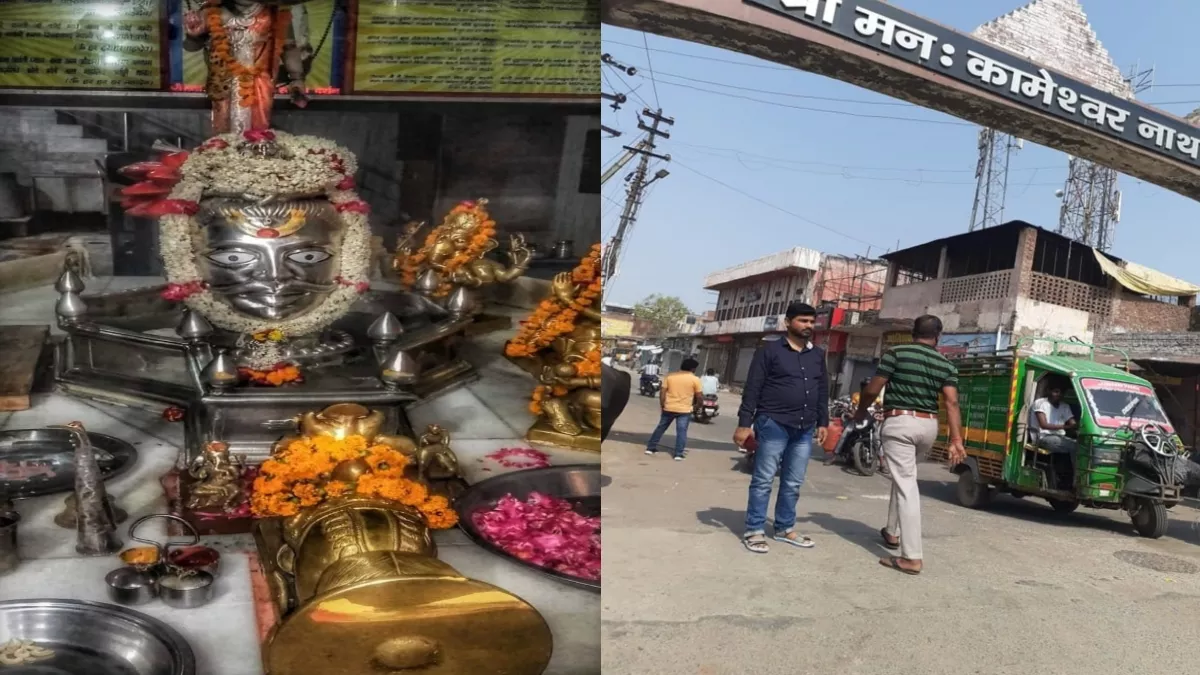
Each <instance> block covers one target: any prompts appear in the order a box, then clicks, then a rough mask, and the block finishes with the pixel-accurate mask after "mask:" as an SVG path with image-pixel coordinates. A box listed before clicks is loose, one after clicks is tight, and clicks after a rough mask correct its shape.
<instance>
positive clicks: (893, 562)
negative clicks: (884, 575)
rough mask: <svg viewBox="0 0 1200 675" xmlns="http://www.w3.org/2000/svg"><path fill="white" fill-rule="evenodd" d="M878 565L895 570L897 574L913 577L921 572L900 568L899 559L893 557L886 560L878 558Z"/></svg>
mask: <svg viewBox="0 0 1200 675" xmlns="http://www.w3.org/2000/svg"><path fill="white" fill-rule="evenodd" d="M879 564H880V565H883V566H884V567H890V568H892V569H894V570H896V571H897V572H903V573H905V574H907V575H909V576H914V577H915V576H917V575H918V574H920V573H921V570H910V569H908V568H907V567H901V566H900V558H897V557H896V556H894V555H891V556H888V557H886V558H880V559H879Z"/></svg>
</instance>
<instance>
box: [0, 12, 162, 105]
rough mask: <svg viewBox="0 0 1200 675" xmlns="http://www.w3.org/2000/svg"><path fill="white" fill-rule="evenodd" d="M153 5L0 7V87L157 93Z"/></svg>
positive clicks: (157, 32)
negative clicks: (145, 91) (148, 91)
mask: <svg viewBox="0 0 1200 675" xmlns="http://www.w3.org/2000/svg"><path fill="white" fill-rule="evenodd" d="M162 4H165V3H160V2H157V0H109V1H108V2H79V1H77V0H40V1H39V2H25V1H22V0H0V87H15V88H27V89H121V90H136V89H159V88H161V87H162V80H163V70H162V68H163V65H162V64H163V60H162V52H163V47H162V33H161V28H160V27H161V18H162V17H161V14H160V5H162Z"/></svg>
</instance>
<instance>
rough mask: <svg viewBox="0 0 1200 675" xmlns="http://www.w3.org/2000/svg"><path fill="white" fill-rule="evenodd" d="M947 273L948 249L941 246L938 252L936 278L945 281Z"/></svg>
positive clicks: (948, 262) (948, 266)
mask: <svg viewBox="0 0 1200 675" xmlns="http://www.w3.org/2000/svg"><path fill="white" fill-rule="evenodd" d="M949 272H950V255H949V247H948V246H943V247H942V250H941V251H939V252H938V267H937V278H938V279H945V278H946V275H947V274H948V273H949Z"/></svg>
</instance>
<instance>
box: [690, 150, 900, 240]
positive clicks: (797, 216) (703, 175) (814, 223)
mask: <svg viewBox="0 0 1200 675" xmlns="http://www.w3.org/2000/svg"><path fill="white" fill-rule="evenodd" d="M672 161H673V163H674V164H675V165H676V166H680V167H683V168H685V169H687V170H688V171H691V172H692V173H694V174H696V175H697V176H700V177H701V178H706V179H708V180H710V181H712V182H714V183H716V184H717V185H720V186H721V187H724V188H726V189H728V190H732V191H734V192H736V193H738V194H740V195H742V196H743V197H746V198H747V199H751V200H754V201H756V202H758V203H759V204H762V205H763V206H766V207H769V208H772V209H775V210H776V211H779V212H780V213H783V214H786V215H789V216H791V217H793V218H795V219H797V220H801V221H803V222H806V223H808V224H809V225H812V226H813V227H818V228H820V229H822V230H825V231H826V232H831V233H833V234H836V235H838V236H840V237H845V238H846V239H849V240H851V241H856V242H858V243H860V244H864V245H866V246H872V247H878V246H879V245H878V244H872V243H871V242H869V241H867V240H865V239H859V238H858V237H856V236H854V235H852V234H846V233H845V232H839V231H838V230H835V229H834V228H832V227H829V226H828V225H823V224H821V223H818V222H817V221H815V220H813V219H812V218H807V217H805V216H802V215H800V214H799V213H796V212H794V211H789V210H787V209H785V208H783V207H782V206H776V205H775V204H772V203H771V202H768V201H766V200H765V199H762V198H761V197H756V196H754V195H752V194H750V193H749V192H746V191H745V190H742V189H741V188H736V187H734V186H732V185H730V184H729V183H726V182H725V181H723V180H720V179H719V178H713V177H712V176H710V175H708V174H706V173H704V172H703V171H698V170H696V169H693V168H692V167H690V166H688V165H686V164H683V163H681V162H680V161H679V160H677V159H674V158H672Z"/></svg>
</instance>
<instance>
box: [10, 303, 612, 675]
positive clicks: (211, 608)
mask: <svg viewBox="0 0 1200 675" xmlns="http://www.w3.org/2000/svg"><path fill="white" fill-rule="evenodd" d="M153 281H154V280H153V279H113V280H89V281H88V287H89V289H96V290H97V291H98V290H100V289H102V288H107V289H112V290H116V289H117V288H133V287H137V286H141V285H145V284H147V283H153ZM55 297H56V296H55V293H54V291H53V289H51V288H38V289H30V290H27V291H21V292H18V293H11V294H5V295H0V324H21V323H45V324H49V325H52V326H53V324H54V316H53V306H54V298H55ZM489 311H492V310H491V309H489ZM513 311H514V312H516V310H513ZM506 337H507V336H506V335H504V334H489V335H484V336H480V337H477V338H474V339H473V340H472V342H471V343H470V344H469V345H467V347H466V349H465V357H466V358H467V359H468V360H469V361H471V362H472V363H473V364H474V365H475V366H476V367H477V368H478V369H479V371H480V373H481V375H482V378H481V379H480V380H479V381H477V382H475V383H472V384H470V385H467V386H466V387H463V388H460V389H457V390H454V391H451V392H449V393H447V394H445V395H443V396H441V397H438V398H436V399H434V400H432V401H428V402H424V403H422V404H420V405H418V406H414V407H412V408H410V409H409V416H410V418H411V421H412V422H413V425H414V427H415V428H417V429H421V428H423V427H424V426H425V425H426V424H430V423H434V422H436V423H438V424H440V425H442V426H443V427H445V428H446V429H447V430H448V431H449V432H450V434H451V439H452V441H451V444H452V446H453V448H454V450H455V451H456V453H457V454H458V456H459V459H460V462H461V464H462V468H463V473H464V474H465V476H466V478H467V480H468V481H470V482H477V481H480V480H483V479H485V478H489V477H492V476H496V475H499V474H501V473H504V472H507V471H511V470H512V469H508V468H505V467H502V466H500V465H499V464H497V463H496V462H494V461H493V460H490V459H486V456H487V455H488V454H490V453H492V452H494V451H496V450H499V449H501V448H510V447H537V448H538V449H539V450H541V451H543V452H545V453H546V454H548V455H549V456H550V458H551V462H552V463H554V464H560V465H561V464H577V463H599V455H597V454H594V453H586V452H575V451H570V450H561V449H554V448H549V447H541V446H531V444H529V443H528V442H526V441H525V440H523V439H522V436H523V435H524V431H525V430H526V429H527V428H528V427H529V425H530V424H532V422H533V417H532V415H531V414H530V413H529V411H528V408H527V406H528V401H529V395H530V392H531V391H532V389H533V387H534V382H533V380H532V378H530V377H529V376H528V375H526V374H525V373H524V372H523V371H521V370H520V369H518V368H516V367H515V366H513V365H512V364H510V363H508V361H507V360H505V359H504V358H503V357H502V356H501V354H500V348H501V345H502V344H503V342H504V340H505V338H506ZM72 420H78V421H80V422H83V424H84V425H85V426H86V427H87V429H88V430H89V431H94V432H99V433H103V434H109V435H112V436H116V437H117V438H121V439H123V440H126V441H128V442H130V443H132V444H133V445H134V447H135V448H136V449H137V450H138V453H139V458H138V462H137V464H136V465H135V466H134V468H133V469H132V470H130V471H129V472H128V473H126V474H124V475H122V476H120V477H118V478H116V479H114V480H112V481H110V482H109V483H108V484H107V485H108V490H109V494H110V495H112V496H113V497H115V498H116V500H117V502H118V504H119V505H120V507H121V508H123V509H125V510H126V511H128V512H129V520H128V521H126V523H125V524H123V525H122V527H121V530H120V532H121V536H122V537H123V538H124V539H125V540H126V543H129V542H128V537H127V536H126V527H127V526H128V524H129V523H131V522H132V521H134V520H136V519H137V518H139V517H140V516H142V515H146V514H151V513H162V512H164V511H165V510H166V503H165V499H164V497H163V494H162V489H161V487H160V485H159V483H158V478H159V477H160V476H162V475H163V474H164V473H166V472H167V471H169V470H170V469H171V467H172V466H173V463H174V461H175V458H176V455H177V453H178V452H179V449H180V446H181V445H182V443H183V427H182V426H181V425H180V424H177V423H170V422H167V421H166V420H164V419H163V418H162V416H161V415H158V414H155V413H152V412H148V411H144V410H137V409H130V408H121V407H115V406H110V405H104V404H99V403H93V402H90V401H84V400H79V399H74V398H70V397H67V396H63V395H59V394H54V393H41V394H35V395H34V396H33V407H32V408H31V409H29V410H26V411H22V412H17V413H0V429H26V428H35V427H41V426H45V425H48V424H63V423H65V422H69V421H72ZM64 497H65V495H57V496H49V497H40V498H35V499H27V500H22V501H19V502H17V510H18V511H19V512H20V513H21V517H22V522H21V525H20V529H19V537H20V551H21V558H22V563H21V566H20V567H19V568H18V569H17V570H16V571H15V572H12V573H10V574H8V575H3V576H0V600H8V599H18V598H49V597H62V598H76V599H87V600H104V599H105V596H104V592H105V588H104V574H105V573H106V572H107V571H109V570H110V569H112V568H114V567H117V566H119V561H117V559H116V558H115V557H113V558H101V559H94V558H93V559H87V558H80V557H78V556H76V555H75V552H74V547H75V533H74V531H73V530H64V529H62V528H59V527H58V526H56V525H55V524H54V522H53V518H54V515H55V514H56V513H58V512H59V511H60V510H61V507H62V501H63V498H64ZM151 525H152V524H151V523H148V524H147V525H146V526H145V527H144V531H145V532H146V534H148V535H151V536H153V537H161V536H162V528H161V527H157V526H155V527H152V526H151ZM141 534H142V530H139V535H141ZM436 539H437V544H438V549H439V557H440V558H441V559H442V560H444V561H446V562H447V563H449V564H450V565H453V566H454V567H455V568H456V569H458V570H459V571H460V572H462V573H463V574H464V575H466V576H468V577H472V578H475V579H479V580H481V581H486V582H488V583H491V584H494V585H496V586H499V587H500V588H503V589H505V590H507V591H509V592H512V593H515V594H516V595H518V596H520V597H522V598H524V599H525V600H526V601H528V602H529V603H531V604H532V605H533V606H535V607H536V608H537V609H538V611H540V612H541V613H542V615H543V616H544V617H545V618H546V621H547V623H548V624H549V625H550V629H551V631H552V633H553V635H554V655H553V658H552V660H551V663H550V666H549V668H548V669H547V670H546V673H547V675H590V674H592V673H599V672H600V595H599V594H598V593H591V592H588V591H583V590H579V589H575V588H573V587H570V586H567V585H565V584H562V583H559V582H556V581H554V580H552V579H548V578H546V577H544V576H542V575H540V574H537V573H535V572H532V571H530V570H527V569H525V568H524V567H521V566H518V565H516V564H513V563H511V562H509V561H507V560H505V559H503V558H500V557H497V556H495V555H493V554H491V553H489V552H487V551H485V550H483V549H481V548H479V547H478V546H476V545H475V544H474V543H473V542H471V541H470V539H468V538H467V537H466V535H464V534H463V533H462V532H461V531H459V530H457V529H454V530H446V531H442V532H438V533H437V534H436ZM204 541H205V543H207V544H209V545H211V546H214V547H216V548H218V549H220V550H222V551H224V552H225V554H226V557H227V559H228V560H229V561H230V565H229V568H228V571H227V572H223V573H222V575H221V580H220V582H219V587H218V597H217V599H216V600H214V602H213V603H212V604H211V605H208V606H206V607H204V608H201V609H197V610H172V609H170V608H167V607H165V606H162V605H161V604H150V605H146V606H143V607H141V608H138V609H139V610H140V611H144V612H145V613H147V614H150V615H152V616H155V617H157V618H159V619H162V620H163V621H165V622H166V623H168V624H170V625H171V626H172V627H174V628H175V629H176V630H178V631H179V632H180V633H181V634H183V635H184V636H185V637H187V638H188V640H189V642H190V643H191V644H192V648H193V649H194V650H195V651H196V655H197V660H198V665H199V670H198V672H200V673H204V674H205V675H261V673H262V669H261V666H260V660H259V649H258V644H257V639H256V637H255V636H256V635H257V629H256V624H255V618H254V612H253V605H252V599H251V593H250V580H249V575H248V571H247V561H246V557H245V555H244V551H246V550H248V549H249V548H250V547H252V544H251V543H250V541H249V538H248V537H246V536H233V537H206V538H205V539H204Z"/></svg>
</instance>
